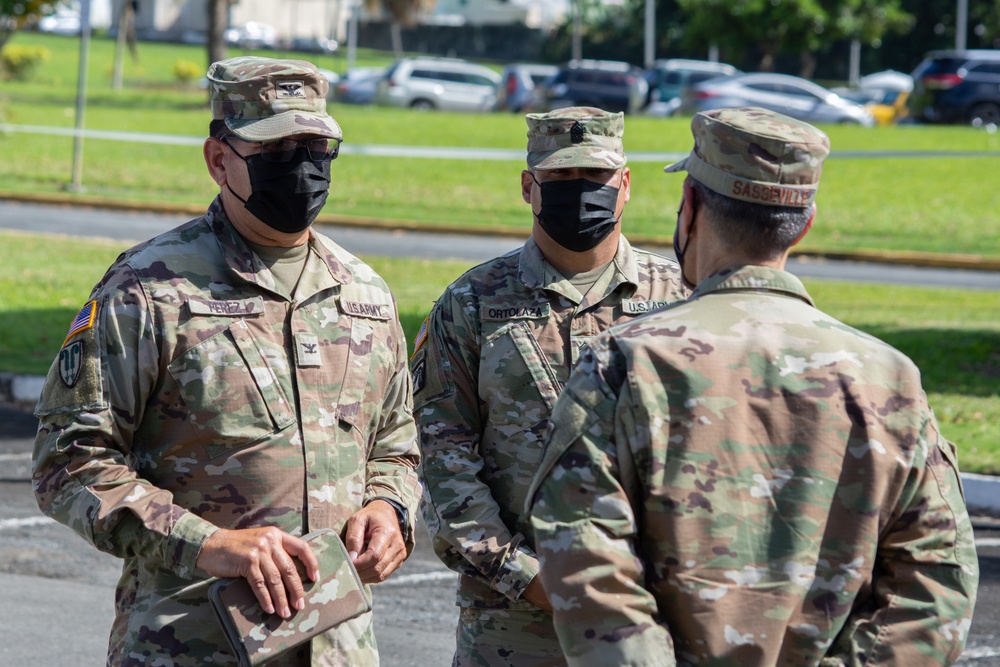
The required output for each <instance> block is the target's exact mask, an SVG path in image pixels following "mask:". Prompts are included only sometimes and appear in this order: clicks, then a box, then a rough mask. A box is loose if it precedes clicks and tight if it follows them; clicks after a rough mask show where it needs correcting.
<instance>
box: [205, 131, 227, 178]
mask: <svg viewBox="0 0 1000 667" xmlns="http://www.w3.org/2000/svg"><path fill="white" fill-rule="evenodd" d="M201 152H202V154H203V155H204V156H205V166H206V167H208V173H209V175H210V176H211V177H212V180H213V181H215V182H216V184H217V185H218V186H219V187H222V186H223V185H225V184H226V165H225V160H224V159H223V158H225V156H226V146H225V144H223V143H222V142H221V141H220V140H218V139H214V138H212V137H209V138H208V139H205V144H204V145H203V146H202V149H201Z"/></svg>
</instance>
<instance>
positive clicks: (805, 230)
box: [788, 204, 816, 248]
mask: <svg viewBox="0 0 1000 667" xmlns="http://www.w3.org/2000/svg"><path fill="white" fill-rule="evenodd" d="M815 219H816V204H813V205H812V215H810V216H809V221H808V222H806V226H805V227H803V228H802V231H801V232H799V235H798V236H796V237H795V240H794V241H792V245H791V246H788V247H789V248H791V247H793V246H796V245H798V243H799V241H801V240H802V239H804V238H805V237H806V234H808V233H809V230H810V229H812V226H813V220H815Z"/></svg>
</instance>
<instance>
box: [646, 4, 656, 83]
mask: <svg viewBox="0 0 1000 667" xmlns="http://www.w3.org/2000/svg"><path fill="white" fill-rule="evenodd" d="M654 60H656V0H646V68H647V69H651V68H652V67H653V61H654Z"/></svg>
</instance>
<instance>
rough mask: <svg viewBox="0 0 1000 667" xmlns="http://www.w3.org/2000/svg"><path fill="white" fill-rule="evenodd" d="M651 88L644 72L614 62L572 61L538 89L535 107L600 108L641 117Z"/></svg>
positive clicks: (561, 67) (562, 66)
mask: <svg viewBox="0 0 1000 667" xmlns="http://www.w3.org/2000/svg"><path fill="white" fill-rule="evenodd" d="M648 90H649V86H648V85H647V83H646V79H645V78H644V77H643V75H642V70H640V69H639V68H637V67H633V66H632V65H629V64H628V63H625V62H618V61H614V60H571V61H569V62H568V63H565V64H564V65H561V66H560V67H559V71H558V72H556V74H555V75H554V76H552V77H551V78H549V79H548V80H546V81H545V82H544V83H542V84H540V85H539V86H537V87H536V88H535V91H536V94H535V97H534V101H533V107H534V108H535V109H538V110H540V111H551V110H552V109H559V108H561V107H572V106H581V107H599V108H601V109H604V110H606V111H624V112H625V113H637V112H638V111H640V110H641V109H642V108H643V106H645V103H646V93H647V91H648Z"/></svg>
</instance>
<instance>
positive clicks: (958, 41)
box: [955, 0, 969, 51]
mask: <svg viewBox="0 0 1000 667" xmlns="http://www.w3.org/2000/svg"><path fill="white" fill-rule="evenodd" d="M968 34H969V0H958V9H957V10H956V11H955V49H956V50H957V51H964V50H965V44H966V42H965V36H966V35H968Z"/></svg>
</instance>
